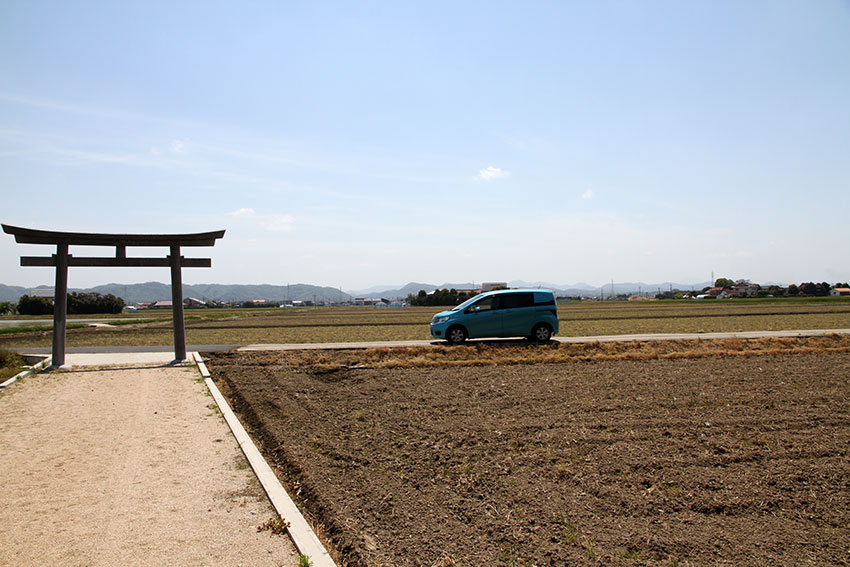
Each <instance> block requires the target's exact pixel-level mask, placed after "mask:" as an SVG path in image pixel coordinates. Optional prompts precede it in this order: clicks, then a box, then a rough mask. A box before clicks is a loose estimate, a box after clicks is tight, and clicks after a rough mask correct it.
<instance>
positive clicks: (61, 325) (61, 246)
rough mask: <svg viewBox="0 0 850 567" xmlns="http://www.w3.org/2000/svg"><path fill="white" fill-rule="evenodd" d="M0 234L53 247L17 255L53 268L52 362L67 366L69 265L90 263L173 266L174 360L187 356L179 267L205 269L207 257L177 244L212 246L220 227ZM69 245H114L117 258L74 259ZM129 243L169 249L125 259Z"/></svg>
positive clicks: (220, 234)
mask: <svg viewBox="0 0 850 567" xmlns="http://www.w3.org/2000/svg"><path fill="white" fill-rule="evenodd" d="M2 227H3V232H5V233H6V234H11V235H13V236H14V237H15V242H17V243H19V244H49V245H55V246H56V254H53V255H52V256H21V266H54V267H55V268H56V286H55V290H54V306H53V360H52V366H54V367H59V366H63V365H64V364H65V326H66V323H67V319H68V268H69V267H71V266H73V267H77V266H89V267H144V268H149V267H168V268H170V269H171V304H172V313H173V316H172V319H173V327H174V358H175V359H176V360H185V359H186V327H185V322H184V321H183V275H182V268H209V267H211V266H212V260H211V259H210V258H184V257H183V256H181V254H180V248H181V247H185V246H215V242H216V240H218V239H219V238H223V237H224V232H225V231H224V230H218V231H213V232H201V233H193V234H102V233H84V232H56V231H50V230H37V229H32V228H22V227H17V226H11V225H6V224H4V225H2ZM71 246H114V247H115V256H114V257H112V258H102V257H76V256H73V255H71V254H70V253H69V250H70V247H71ZM128 246H143V247H168V248H169V252H170V254H169V255H168V256H166V257H165V258H161V257H160V258H128V257H127V247H128Z"/></svg>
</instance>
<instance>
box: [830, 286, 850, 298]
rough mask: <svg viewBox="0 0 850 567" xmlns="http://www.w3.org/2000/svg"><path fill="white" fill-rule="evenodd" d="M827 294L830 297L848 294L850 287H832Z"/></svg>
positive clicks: (849, 293)
mask: <svg viewBox="0 0 850 567" xmlns="http://www.w3.org/2000/svg"><path fill="white" fill-rule="evenodd" d="M829 295H830V296H832V297H843V296H847V295H850V287H834V288H832V289H831V290H829Z"/></svg>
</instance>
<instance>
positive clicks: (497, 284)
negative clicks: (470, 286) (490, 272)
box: [481, 282, 508, 292]
mask: <svg viewBox="0 0 850 567" xmlns="http://www.w3.org/2000/svg"><path fill="white" fill-rule="evenodd" d="M497 287H508V282H482V283H481V291H482V292H485V291H490V290H491V289H495V288H497Z"/></svg>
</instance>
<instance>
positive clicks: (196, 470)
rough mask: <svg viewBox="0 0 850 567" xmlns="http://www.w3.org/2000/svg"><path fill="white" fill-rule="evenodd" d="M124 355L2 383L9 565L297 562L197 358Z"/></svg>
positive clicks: (1, 493)
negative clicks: (181, 361)
mask: <svg viewBox="0 0 850 567" xmlns="http://www.w3.org/2000/svg"><path fill="white" fill-rule="evenodd" d="M95 356H99V357H100V362H101V363H102V364H110V363H114V362H115V361H114V360H113V359H112V357H111V356H109V355H107V356H104V355H95ZM123 356H124V358H125V360H124V362H125V363H127V362H130V363H131V364H132V367H108V368H102V367H100V368H89V367H84V366H83V364H84V362H85V361H84V360H83V359H77V360H72V361H71V362H72V364H75V366H74V367H73V368H72V369H71V370H59V371H53V372H49V373H42V374H38V375H34V376H29V377H27V378H25V379H23V380H19V381H18V382H17V383H15V384H14V385H13V386H11V387H9V388H7V389H5V390H3V391H2V398H0V463H3V466H2V467H0V486H2V490H0V510H3V513H2V514H0V565H16V566H28V565H39V566H41V565H62V566H69V565H80V566H82V565H86V566H104V567H105V566H112V565H135V566H151V567H161V566H163V565H199V566H200V565H221V566H225V565H227V566H236V565H257V566H262V565H268V566H270V567H271V566H274V567H281V566H293V565H295V564H296V556H297V553H296V551H295V548H294V546H293V545H292V543H291V541H290V540H289V538H288V537H286V536H285V535H284V536H277V535H272V534H271V533H270V532H261V533H258V531H257V526H258V525H260V524H262V523H264V522H265V521H266V520H269V519H270V518H272V517H274V516H275V512H274V509H273V508H272V507H271V504H270V503H269V501H268V499H267V498H266V496H265V494H264V493H263V491H262V489H261V488H260V486H259V485H258V483H257V481H256V477H255V476H254V474H253V472H252V471H251V469H250V467H249V466H248V464H247V462H246V461H245V458H244V457H243V455H242V452H241V451H240V449H239V447H238V445H237V443H236V441H235V439H234V438H233V436H232V435H231V433H230V430H229V429H228V427H227V425H226V424H225V422H224V421H223V419H222V418H221V416H220V415H219V414H218V412H217V411H216V409H215V407H216V406H215V405H214V404H213V401H212V398H211V397H209V396H208V395H207V389H206V386H205V385H204V384H203V383H202V382H199V381H198V372H197V370H196V369H195V368H194V367H188V366H179V365H178V366H170V365H163V364H161V362H160V363H154V362H152V361H151V360H150V359H149V357H145V358H144V359H142V358H139V357H133V356H127V355H123ZM69 358H71V359H73V357H69ZM165 358H169V357H168V356H166V357H165ZM76 364H80V365H81V366H76Z"/></svg>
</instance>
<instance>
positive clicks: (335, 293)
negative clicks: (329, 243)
mask: <svg viewBox="0 0 850 567" xmlns="http://www.w3.org/2000/svg"><path fill="white" fill-rule="evenodd" d="M88 291H96V292H98V293H103V294H106V293H111V294H113V295H116V296H118V297H120V298H122V299H123V300H124V301H125V302H126V303H141V302H143V301H160V300H170V299H171V285H170V284H163V283H159V282H148V283H143V284H129V285H125V284H106V285H101V286H97V287H94V288H92V289H91V290H88ZM183 297H194V298H196V299H200V300H202V301H206V300H212V301H230V302H233V301H251V300H252V299H265V300H267V301H278V302H283V301H287V300H288V301H315V302H324V303H337V302H341V301H343V302H344V301H349V300H350V299H351V296H350V295H348V294H347V293H343V292H341V291H340V290H339V289H336V288H333V287H321V286H316V285H309V284H292V285H288V286H286V285H269V284H259V285H256V284H195V285H186V284H184V285H183Z"/></svg>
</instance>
